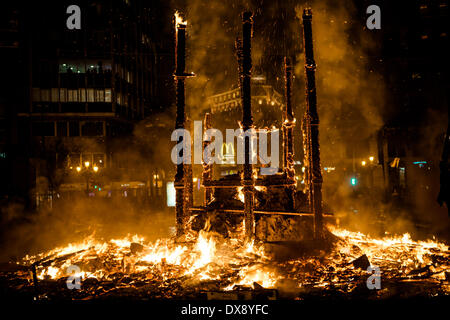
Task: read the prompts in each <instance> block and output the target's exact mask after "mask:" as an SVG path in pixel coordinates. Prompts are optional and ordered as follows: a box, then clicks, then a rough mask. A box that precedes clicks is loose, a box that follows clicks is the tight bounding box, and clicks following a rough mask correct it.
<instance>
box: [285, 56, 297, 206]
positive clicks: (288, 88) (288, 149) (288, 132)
mask: <svg viewBox="0 0 450 320" xmlns="http://www.w3.org/2000/svg"><path fill="white" fill-rule="evenodd" d="M284 76H285V110H284V121H283V163H284V171H285V173H286V178H287V179H288V180H290V182H295V169H294V126H295V118H294V112H293V110H292V65H291V62H290V60H289V58H288V57H285V58H284ZM288 192H289V194H290V199H291V200H290V202H291V203H290V208H289V209H290V210H292V209H293V208H294V207H295V203H294V199H295V197H294V192H295V185H290V186H288Z"/></svg>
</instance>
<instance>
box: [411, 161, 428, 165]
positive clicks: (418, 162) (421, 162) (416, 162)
mask: <svg viewBox="0 0 450 320" xmlns="http://www.w3.org/2000/svg"><path fill="white" fill-rule="evenodd" d="M426 163H427V162H426V161H414V162H413V164H426Z"/></svg>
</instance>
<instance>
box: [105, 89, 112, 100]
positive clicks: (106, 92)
mask: <svg viewBox="0 0 450 320" xmlns="http://www.w3.org/2000/svg"><path fill="white" fill-rule="evenodd" d="M105 102H111V89H105Z"/></svg>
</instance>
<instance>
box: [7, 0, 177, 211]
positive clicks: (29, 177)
mask: <svg viewBox="0 0 450 320" xmlns="http://www.w3.org/2000/svg"><path fill="white" fill-rule="evenodd" d="M73 4H76V5H77V6H78V7H79V8H80V20H81V25H80V29H76V28H75V29H70V28H69V27H68V25H67V20H68V19H69V18H70V17H71V15H72V14H73V12H71V11H69V13H67V8H68V7H69V6H71V5H73ZM16 7H17V9H15V10H16V11H14V10H13V11H12V12H13V13H14V12H16V14H20V17H19V18H17V21H18V23H22V24H23V29H22V30H20V32H18V33H17V34H18V35H21V37H22V38H21V39H20V40H21V41H23V43H21V45H22V46H23V54H22V55H21V56H20V57H21V58H22V60H23V61H21V62H19V61H18V59H19V58H18V56H19V55H16V54H15V53H12V55H13V56H16V57H15V60H14V59H13V60H9V61H8V62H5V61H4V60H5V59H2V60H3V63H5V65H9V66H11V68H14V69H15V70H16V71H17V70H20V71H21V72H20V73H18V72H15V71H11V72H10V75H12V74H14V75H16V76H17V78H19V79H20V81H21V82H22V83H21V84H20V85H17V88H22V89H23V90H22V91H23V92H22V93H21V94H17V93H11V95H12V94H15V97H11V98H10V99H9V100H10V101H13V102H14V104H13V105H11V107H7V108H6V109H7V110H10V114H8V115H5V116H4V115H3V113H2V115H1V117H2V118H4V119H8V120H7V121H6V122H9V120H10V119H14V120H15V122H14V125H15V127H14V128H8V130H9V132H10V133H11V135H12V137H13V138H12V139H10V141H15V142H16V144H17V145H18V146H20V148H19V149H20V150H21V151H20V152H21V153H22V155H21V156H22V158H23V160H24V161H23V162H24V167H25V168H26V169H25V170H15V171H14V175H15V176H14V178H12V179H11V180H12V181H20V182H21V183H22V184H23V186H21V188H19V189H20V191H21V192H19V193H22V195H23V196H25V197H27V198H28V199H29V200H30V205H31V206H41V205H42V204H43V203H51V201H52V199H53V198H54V197H55V196H56V197H60V196H62V195H63V194H64V193H66V194H69V193H74V192H75V193H76V192H79V193H84V192H87V193H88V194H90V195H95V194H96V193H97V194H99V193H100V192H99V191H102V192H103V193H105V192H108V193H107V196H111V192H112V191H113V190H117V192H119V193H121V194H122V195H123V194H125V196H128V195H130V194H137V193H139V192H141V193H146V192H147V191H146V190H145V189H146V188H147V187H148V181H146V180H147V176H146V175H145V172H143V171H142V170H138V168H137V166H138V161H137V160H135V159H136V158H138V156H137V154H138V153H139V151H138V150H136V149H135V148H134V147H135V145H134V141H132V139H131V135H132V133H133V129H134V126H135V125H136V124H137V123H139V122H140V121H141V120H143V119H144V118H148V117H149V116H150V115H152V114H153V113H154V112H158V111H160V110H161V109H163V108H164V106H165V104H166V102H167V100H164V99H166V98H167V97H164V96H163V95H160V94H159V93H160V92H167V91H170V88H167V84H168V83H167V82H165V80H164V79H165V78H169V75H170V74H168V72H169V70H168V69H167V65H170V63H167V61H165V60H164V59H170V57H168V56H167V55H165V54H164V52H161V51H160V48H164V50H166V45H167V43H165V41H166V40H165V37H163V36H162V35H161V34H163V35H164V34H165V35H167V34H168V33H169V34H170V30H162V29H164V28H166V27H167V25H169V26H170V14H171V13H170V12H169V9H168V7H165V6H164V4H160V3H159V2H158V3H155V2H147V1H138V0H137V1H78V2H77V3H72V2H68V1H60V2H57V3H46V4H45V3H44V4H42V3H35V4H25V3H21V4H18V5H17V6H16ZM166 14H167V15H166ZM163 17H165V18H166V20H167V21H165V23H161V19H164V18H163ZM5 46H6V45H4V44H3V43H2V48H1V50H2V51H8V50H9V51H10V52H14V50H15V51H16V52H17V51H19V50H20V48H15V47H13V48H8V49H6V47H5ZM14 48H15V49H14ZM3 57H4V56H2V58H3ZM160 66H161V69H158V68H160ZM21 69H23V70H21ZM170 71H171V70H170ZM9 77H10V78H9V79H11V76H9ZM9 79H8V78H7V77H3V76H2V80H3V81H6V82H9V81H10V80H9ZM3 109H5V108H3V107H2V110H3ZM4 122H5V121H2V130H4V129H3V126H4ZM127 140H128V141H127ZM2 148H4V147H3V145H2ZM14 159H15V160H16V159H20V157H19V155H18V154H16V155H14ZM133 159H134V160H133ZM16 166H17V165H16ZM130 168H131V169H132V170H131V173H130V171H129V170H128V169H130ZM125 172H126V174H125ZM17 174H22V175H24V176H23V177H18V176H17ZM100 186H103V190H102V188H100ZM94 188H95V190H94ZM130 189H133V190H130ZM136 189H143V190H136ZM24 193H26V194H24Z"/></svg>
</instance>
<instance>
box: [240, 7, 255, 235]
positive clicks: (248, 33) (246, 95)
mask: <svg viewBox="0 0 450 320" xmlns="http://www.w3.org/2000/svg"><path fill="white" fill-rule="evenodd" d="M252 16H253V14H252V13H251V12H244V13H243V15H242V56H241V57H242V67H241V71H242V72H241V73H240V79H241V81H240V82H241V84H242V89H241V91H242V95H241V99H242V129H243V131H244V132H246V131H247V130H250V129H252V128H253V117H252V101H251V72H252V57H251V46H252V43H251V42H252V27H253V19H252ZM244 146H245V147H244V157H245V158H244V159H245V160H244V177H243V180H242V186H243V192H244V232H245V239H246V240H247V241H251V240H252V239H254V236H255V214H254V211H253V209H254V197H255V194H254V192H255V189H254V181H253V165H252V163H251V158H250V157H251V156H252V155H251V153H250V138H249V137H246V138H245V140H244Z"/></svg>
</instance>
